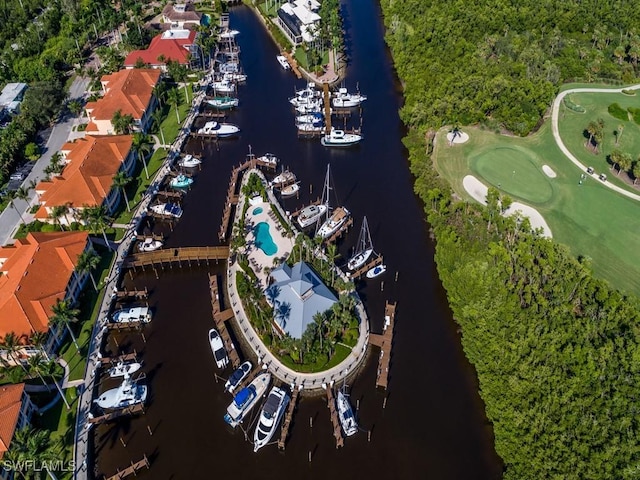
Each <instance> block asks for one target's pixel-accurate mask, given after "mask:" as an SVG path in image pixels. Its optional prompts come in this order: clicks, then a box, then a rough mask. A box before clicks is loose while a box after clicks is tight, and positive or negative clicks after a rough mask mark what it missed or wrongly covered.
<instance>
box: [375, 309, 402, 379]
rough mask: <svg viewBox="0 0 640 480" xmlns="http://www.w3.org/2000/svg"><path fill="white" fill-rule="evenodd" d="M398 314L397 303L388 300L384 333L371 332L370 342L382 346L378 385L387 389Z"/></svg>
mask: <svg viewBox="0 0 640 480" xmlns="http://www.w3.org/2000/svg"><path fill="white" fill-rule="evenodd" d="M395 316H396V303H395V302H394V303H389V302H386V304H385V307H384V327H383V330H382V334H381V335H378V334H375V333H372V334H369V343H370V344H371V345H376V346H378V347H380V357H379V358H378V372H377V374H376V387H382V388H384V389H385V390H386V389H387V386H388V385H389V365H390V363H391V347H392V346H393V326H394V323H395Z"/></svg>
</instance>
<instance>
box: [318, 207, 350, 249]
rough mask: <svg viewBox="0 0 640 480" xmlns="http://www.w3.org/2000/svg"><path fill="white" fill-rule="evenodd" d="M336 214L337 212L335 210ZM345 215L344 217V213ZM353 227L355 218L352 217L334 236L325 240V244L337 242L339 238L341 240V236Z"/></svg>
mask: <svg viewBox="0 0 640 480" xmlns="http://www.w3.org/2000/svg"><path fill="white" fill-rule="evenodd" d="M338 208H342V207H338ZM338 208H336V210H338ZM334 214H335V210H334ZM343 215H344V212H343ZM351 225H353V217H351V216H350V217H349V219H348V220H347V221H346V222H344V224H342V226H341V227H340V228H339V229H338V230H336V231H335V232H334V234H333V235H331V236H330V237H327V238H326V239H325V240H324V242H325V243H333V242H335V241H336V240H338V238H340V236H341V235H342V234H343V233H345V232H346V231H347V230H349V227H351Z"/></svg>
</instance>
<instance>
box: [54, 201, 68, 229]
mask: <svg viewBox="0 0 640 480" xmlns="http://www.w3.org/2000/svg"><path fill="white" fill-rule="evenodd" d="M68 213H69V205H66V204H65V205H54V207H53V208H52V209H51V213H49V218H51V219H52V220H53V224H54V225H56V224H58V225H59V226H60V230H64V228H63V226H62V223H61V222H60V219H61V218H62V217H66V216H67V214H68Z"/></svg>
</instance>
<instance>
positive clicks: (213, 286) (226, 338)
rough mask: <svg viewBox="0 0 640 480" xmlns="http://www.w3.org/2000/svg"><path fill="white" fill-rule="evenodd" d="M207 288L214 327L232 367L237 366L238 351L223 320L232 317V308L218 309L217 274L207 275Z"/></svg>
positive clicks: (238, 360)
mask: <svg viewBox="0 0 640 480" xmlns="http://www.w3.org/2000/svg"><path fill="white" fill-rule="evenodd" d="M209 290H210V292H211V309H212V310H213V321H214V322H215V324H216V329H217V330H218V333H219V334H220V337H221V338H222V342H223V343H224V349H225V350H226V351H227V355H229V360H231V365H233V368H238V367H239V366H240V357H239V356H238V351H237V350H236V347H235V345H234V344H233V342H232V341H231V335H229V330H228V329H227V325H226V324H225V322H226V321H227V320H229V319H230V318H232V317H233V310H232V309H231V308H227V309H226V310H224V311H220V303H221V302H220V292H219V289H218V276H217V275H209Z"/></svg>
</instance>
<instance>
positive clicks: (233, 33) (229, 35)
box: [218, 30, 240, 40]
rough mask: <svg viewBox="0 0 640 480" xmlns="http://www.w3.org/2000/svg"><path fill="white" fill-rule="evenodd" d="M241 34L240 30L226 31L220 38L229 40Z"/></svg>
mask: <svg viewBox="0 0 640 480" xmlns="http://www.w3.org/2000/svg"><path fill="white" fill-rule="evenodd" d="M239 33H240V32H239V31H238V30H225V31H224V32H222V33H221V34H220V35H218V37H219V38H222V39H224V40H229V39H231V38H235V37H236V35H238V34H239Z"/></svg>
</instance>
